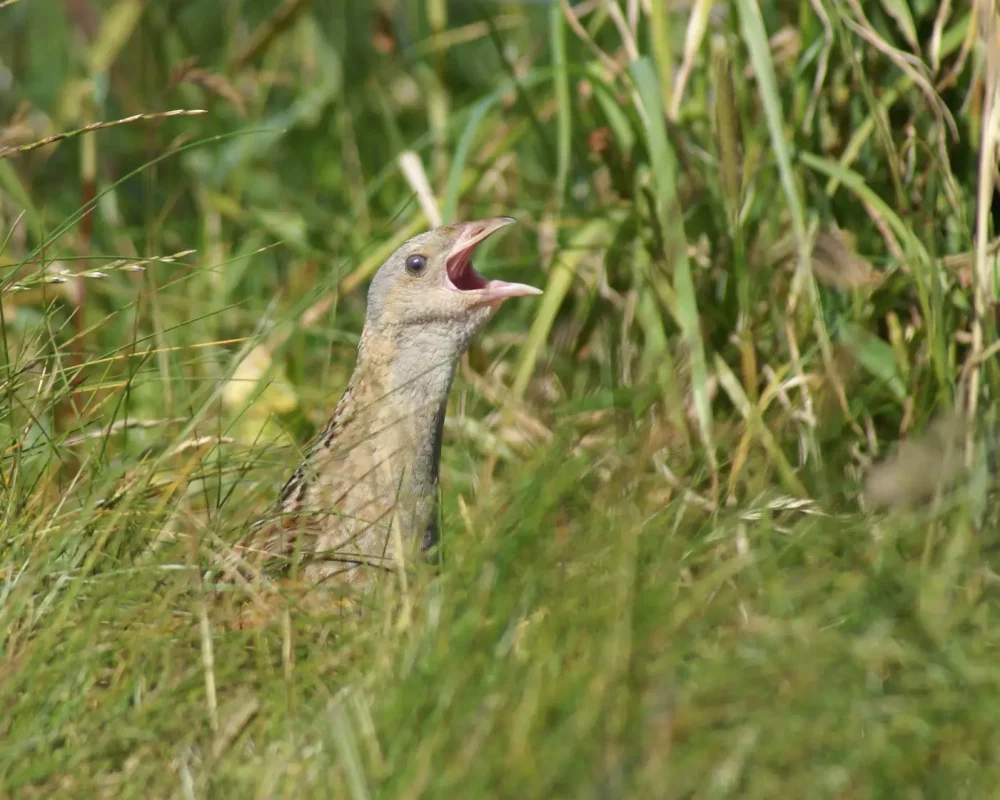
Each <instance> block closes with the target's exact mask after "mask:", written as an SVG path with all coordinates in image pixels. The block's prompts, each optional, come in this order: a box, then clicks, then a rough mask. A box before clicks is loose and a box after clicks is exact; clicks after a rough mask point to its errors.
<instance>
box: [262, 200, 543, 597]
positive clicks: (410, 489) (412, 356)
mask: <svg viewBox="0 0 1000 800" xmlns="http://www.w3.org/2000/svg"><path fill="white" fill-rule="evenodd" d="M510 222H513V220H511V219H510V218H509V217H498V218H493V219H488V220H482V221H478V222H467V223H461V224H458V225H455V226H449V227H444V228H438V229H436V230H433V231H429V232H428V233H425V234H421V235H420V236H417V237H415V238H414V239H411V240H410V241H408V242H407V243H405V244H404V245H403V246H401V247H400V248H399V249H398V250H397V251H396V252H395V253H394V254H393V255H392V256H390V258H389V259H388V260H387V261H386V263H385V264H383V266H382V267H381V268H380V269H379V270H378V272H377V273H376V275H375V277H374V279H373V280H372V285H371V288H370V290H369V295H368V311H367V315H366V319H365V327H364V330H363V332H362V335H361V341H360V344H359V346H358V358H357V363H356V365H355V369H354V373H353V375H352V376H351V380H350V382H349V383H348V386H347V389H346V390H345V391H344V394H343V396H342V397H341V399H340V402H339V403H338V404H337V407H336V409H335V410H334V413H333V416H332V417H331V419H330V421H329V422H328V423H327V425H326V426H325V427H324V428H323V430H322V431H321V432H320V434H319V436H317V438H316V439H315V440H314V442H313V443H312V445H311V446H310V448H309V449H308V451H307V453H306V457H305V459H304V461H303V462H302V464H301V466H300V467H299V468H298V470H296V472H295V473H294V474H293V475H292V477H291V478H290V479H289V481H288V482H287V483H286V484H285V487H284V489H283V491H282V493H281V497H280V500H279V503H278V507H277V508H276V511H277V512H278V515H279V516H278V517H277V519H275V520H273V521H270V522H269V524H267V525H261V526H258V527H257V528H256V535H255V537H254V540H253V542H251V543H250V549H251V550H252V551H254V552H256V553H258V554H260V555H265V556H266V555H272V556H279V557H284V558H290V557H295V556H301V557H302V558H303V559H304V563H303V573H302V574H303V577H305V578H306V579H307V580H309V581H310V582H319V581H322V580H326V579H328V578H336V579H339V580H342V581H346V582H347V583H351V584H355V585H358V584H360V585H362V586H368V585H370V584H371V580H370V579H371V578H373V577H374V576H375V575H376V574H377V573H378V572H379V571H380V570H390V571H394V570H395V569H397V568H398V566H399V565H400V563H401V560H402V561H404V562H405V561H406V560H407V559H409V558H410V557H412V556H413V555H414V554H415V553H417V552H419V550H421V549H427V548H428V547H429V546H431V545H432V544H434V542H435V541H436V537H437V524H436V522H437V521H436V510H437V491H438V467H439V462H440V456H441V437H442V433H443V427H444V417H445V409H446V405H447V400H448V392H449V390H450V388H451V383H452V379H453V378H454V375H455V369H456V366H457V364H458V360H459V359H460V358H461V356H462V354H463V353H464V352H465V351H466V350H467V349H468V347H469V344H470V342H471V340H472V337H473V336H474V335H475V334H476V333H477V332H478V331H479V330H480V329H481V328H482V327H483V326H484V325H485V324H486V322H487V321H488V320H489V319H490V317H492V316H493V314H494V313H495V312H496V309H497V308H498V307H499V306H500V304H501V303H502V302H503V301H504V300H505V299H507V298H509V297H517V296H523V295H529V294H538V290H537V289H534V288H532V287H530V286H524V285H522V284H512V283H504V282H502V281H487V280H486V279H484V278H482V276H480V275H479V274H478V273H476V271H475V270H474V269H473V268H472V265H471V263H470V258H471V254H472V250H473V249H474V248H475V246H476V245H477V244H479V243H480V242H481V241H482V240H483V239H485V238H486V237H487V236H489V235H490V234H491V233H493V232H494V231H495V230H497V229H498V228H500V227H503V226H504V225H506V224H508V223H510Z"/></svg>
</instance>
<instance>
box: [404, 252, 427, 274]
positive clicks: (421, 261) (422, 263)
mask: <svg viewBox="0 0 1000 800" xmlns="http://www.w3.org/2000/svg"><path fill="white" fill-rule="evenodd" d="M426 266H427V259H426V258H424V257H423V256H422V255H420V254H419V253H415V254H414V255H412V256H407V257H406V271H407V272H409V273H410V274H411V275H419V274H420V273H421V272H423V271H424V268H425V267H426Z"/></svg>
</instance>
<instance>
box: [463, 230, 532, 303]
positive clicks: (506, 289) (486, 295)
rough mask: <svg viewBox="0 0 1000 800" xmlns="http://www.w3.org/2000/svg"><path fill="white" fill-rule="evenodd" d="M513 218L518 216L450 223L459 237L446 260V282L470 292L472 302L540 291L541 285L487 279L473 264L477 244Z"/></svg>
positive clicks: (491, 301) (502, 299) (523, 295)
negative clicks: (538, 287)
mask: <svg viewBox="0 0 1000 800" xmlns="http://www.w3.org/2000/svg"><path fill="white" fill-rule="evenodd" d="M514 222H517V220H516V219H514V218H513V217H490V218H489V219H481V220H475V221H472V222H459V223H457V224H456V225H453V226H452V227H453V228H455V229H456V230H457V231H458V238H457V239H456V240H455V244H453V245H452V247H451V252H450V253H448V258H447V260H446V261H445V286H447V287H448V288H449V289H451V290H453V291H456V292H464V293H468V294H470V295H472V296H471V297H470V298H469V299H470V300H472V301H473V304H474V305H489V304H493V303H496V304H498V305H499V304H500V303H502V302H503V301H504V300H506V299H508V298H510V297H528V296H530V295H536V294H541V293H542V290H541V289H536V288H535V287H534V286H528V285H527V284H524V283H507V282H506V281H491V280H487V279H486V278H484V277H483V276H482V275H480V274H479V273H478V272H476V270H475V268H474V267H473V266H472V252H473V250H475V249H476V245H478V244H479V243H480V242H482V241H484V240H485V239H486V238H488V237H489V236H490V234H492V233H495V232H496V231H498V230H500V229H501V228H505V227H507V226H508V225H510V224H512V223H514Z"/></svg>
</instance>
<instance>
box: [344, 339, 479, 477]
mask: <svg viewBox="0 0 1000 800" xmlns="http://www.w3.org/2000/svg"><path fill="white" fill-rule="evenodd" d="M451 338H453V337H449V336H447V331H439V330H436V329H435V328H434V327H433V326H428V327H427V328H425V329H422V330H419V331H414V332H412V333H409V334H408V335H406V336H395V335H393V332H389V333H385V332H381V331H373V330H369V329H366V330H365V332H364V333H363V334H362V338H361V343H360V345H359V347H358V361H357V365H356V366H355V370H354V376H353V377H352V379H351V383H352V384H354V388H355V391H358V390H361V391H362V393H363V395H364V400H363V401H362V402H364V403H366V404H367V406H368V409H369V410H368V411H367V412H363V413H364V414H365V416H368V417H369V420H370V422H369V425H372V426H374V427H379V428H380V429H383V430H386V431H387V432H388V431H389V430H390V429H395V433H391V434H390V435H391V436H393V437H394V438H395V437H398V436H399V435H400V434H402V438H403V441H404V442H405V448H404V452H403V454H402V455H403V456H404V460H405V461H406V462H408V463H407V464H406V467H407V469H408V470H409V471H410V472H411V474H412V475H413V476H414V477H415V478H416V479H417V480H418V482H423V481H428V480H429V481H431V482H436V480H437V473H438V464H439V461H440V457H441V436H442V430H443V427H444V416H445V409H446V407H447V403H448V392H449V390H450V389H451V383H452V380H453V378H454V376H455V368H456V366H457V364H458V359H459V358H460V356H461V352H459V351H457V350H456V348H455V347H454V345H453V344H451ZM359 399H360V398H359Z"/></svg>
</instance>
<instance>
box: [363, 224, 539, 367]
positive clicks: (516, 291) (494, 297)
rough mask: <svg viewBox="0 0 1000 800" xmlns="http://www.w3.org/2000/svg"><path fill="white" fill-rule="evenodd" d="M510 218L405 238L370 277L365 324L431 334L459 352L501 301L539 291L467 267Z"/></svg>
mask: <svg viewBox="0 0 1000 800" xmlns="http://www.w3.org/2000/svg"><path fill="white" fill-rule="evenodd" d="M515 221H516V220H514V219H513V218H512V217H491V218H489V219H482V220H475V221H471V222H458V223H455V224H454V225H444V226H442V227H440V228H435V229H434V230H431V231H427V232H426V233H421V234H419V235H418V236H414V237H413V238H412V239H409V240H408V241H406V242H405V243H404V244H402V245H401V246H400V247H399V248H397V249H396V251H395V252H394V253H393V254H392V255H391V256H389V258H388V259H386V261H385V263H384V264H382V266H381V267H379V269H378V272H376V273H375V277H374V278H373V279H372V282H371V286H370V288H369V290H368V314H367V320H366V328H371V329H373V330H377V331H378V332H379V333H381V334H382V335H384V336H388V337H390V338H393V339H397V338H399V337H408V336H413V335H416V334H418V333H423V334H427V333H430V334H433V335H435V336H437V337H443V338H445V339H447V340H448V342H449V343H452V344H454V345H455V346H456V348H457V349H458V351H460V352H464V350H465V349H466V348H467V347H468V345H469V342H470V341H471V339H472V337H473V336H474V335H475V334H476V333H477V332H478V331H479V330H480V329H481V328H482V327H483V326H484V325H485V324H486V323H487V322H488V321H489V319H490V317H492V316H493V314H495V313H496V310H497V309H498V308H499V307H500V305H501V304H502V303H503V302H504V300H507V299H508V298H511V297H525V296H528V295H537V294H541V293H542V292H541V290H540V289H536V288H535V287H533V286H527V285H525V284H523V283H507V282H506V281H499V280H488V279H487V278H484V277H483V276H482V275H480V274H479V273H478V272H476V270H475V268H474V267H473V266H472V254H473V251H474V250H475V249H476V246H477V245H479V244H480V243H481V242H483V241H484V240H485V239H486V238H487V237H489V236H490V234H492V233H494V232H496V231H498V230H499V229H500V228H503V227H506V226H507V225H510V224H511V223H513V222H515Z"/></svg>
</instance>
